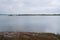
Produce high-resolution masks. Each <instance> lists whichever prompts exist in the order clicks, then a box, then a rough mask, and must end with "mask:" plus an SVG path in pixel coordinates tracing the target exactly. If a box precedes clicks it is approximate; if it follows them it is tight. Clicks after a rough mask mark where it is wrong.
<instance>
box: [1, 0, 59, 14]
mask: <svg viewBox="0 0 60 40" xmlns="http://www.w3.org/2000/svg"><path fill="white" fill-rule="evenodd" d="M59 7H60V0H0V14H2V13H3V14H4V13H5V14H20V13H21V14H22V13H23V14H26V13H27V14H28V13H38V14H39V13H60V8H59Z"/></svg>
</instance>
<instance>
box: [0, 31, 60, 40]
mask: <svg viewBox="0 0 60 40" xmlns="http://www.w3.org/2000/svg"><path fill="white" fill-rule="evenodd" d="M0 40H60V35H59V34H54V33H35V32H0Z"/></svg>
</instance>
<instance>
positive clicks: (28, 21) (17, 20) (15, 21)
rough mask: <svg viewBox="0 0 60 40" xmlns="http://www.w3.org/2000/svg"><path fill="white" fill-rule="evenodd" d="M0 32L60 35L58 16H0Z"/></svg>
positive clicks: (59, 18) (59, 19)
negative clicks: (51, 33)
mask: <svg viewBox="0 0 60 40" xmlns="http://www.w3.org/2000/svg"><path fill="white" fill-rule="evenodd" d="M0 31H20V32H53V33H60V16H0Z"/></svg>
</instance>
